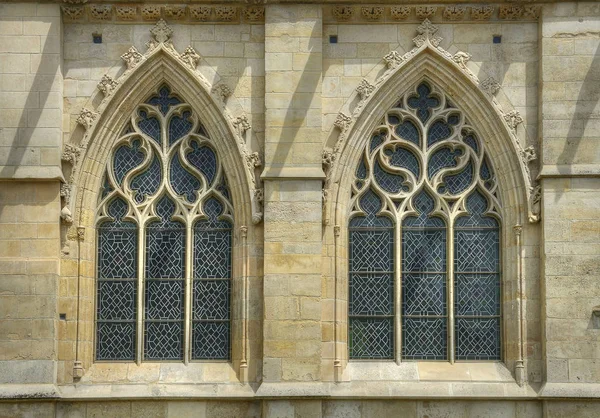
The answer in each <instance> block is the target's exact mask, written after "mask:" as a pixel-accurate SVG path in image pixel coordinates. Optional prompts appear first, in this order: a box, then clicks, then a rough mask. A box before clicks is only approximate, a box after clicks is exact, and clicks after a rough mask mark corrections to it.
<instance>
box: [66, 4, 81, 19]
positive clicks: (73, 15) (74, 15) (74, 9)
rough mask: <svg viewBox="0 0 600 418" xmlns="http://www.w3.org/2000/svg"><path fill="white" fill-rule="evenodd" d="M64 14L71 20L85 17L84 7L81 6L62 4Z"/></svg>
mask: <svg viewBox="0 0 600 418" xmlns="http://www.w3.org/2000/svg"><path fill="white" fill-rule="evenodd" d="M61 9H62V12H63V15H64V16H65V17H66V18H68V19H69V20H78V19H81V18H82V17H83V12H84V10H85V9H84V8H83V7H80V6H61Z"/></svg>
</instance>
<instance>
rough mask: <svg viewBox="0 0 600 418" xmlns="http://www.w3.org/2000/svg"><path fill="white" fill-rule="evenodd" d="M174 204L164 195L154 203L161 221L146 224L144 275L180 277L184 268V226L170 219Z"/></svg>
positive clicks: (150, 276) (182, 275)
mask: <svg viewBox="0 0 600 418" xmlns="http://www.w3.org/2000/svg"><path fill="white" fill-rule="evenodd" d="M174 211H175V204H174V203H173V202H172V201H171V200H170V199H169V198H167V197H166V196H165V197H163V198H162V199H161V200H160V201H159V202H158V204H157V205H156V212H157V214H158V215H159V216H161V218H162V219H161V221H158V222H152V223H151V224H149V225H148V231H147V243H146V277H147V278H151V279H157V278H181V277H184V268H185V228H184V226H183V224H181V223H180V222H175V221H171V220H170V219H171V216H172V214H173V212H174Z"/></svg>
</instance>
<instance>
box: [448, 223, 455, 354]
mask: <svg viewBox="0 0 600 418" xmlns="http://www.w3.org/2000/svg"><path fill="white" fill-rule="evenodd" d="M447 241H448V249H447V250H446V254H447V255H446V271H447V274H448V279H447V280H448V292H447V295H448V302H447V303H448V351H449V352H448V358H449V359H450V364H454V343H455V341H454V221H453V220H452V219H451V220H450V221H448V239H447Z"/></svg>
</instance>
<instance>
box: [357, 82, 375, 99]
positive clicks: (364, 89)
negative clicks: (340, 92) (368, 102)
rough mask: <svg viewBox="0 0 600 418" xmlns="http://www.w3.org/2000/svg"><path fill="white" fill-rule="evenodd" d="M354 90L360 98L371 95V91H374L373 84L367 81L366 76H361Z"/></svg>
mask: <svg viewBox="0 0 600 418" xmlns="http://www.w3.org/2000/svg"><path fill="white" fill-rule="evenodd" d="M356 91H357V92H358V95H359V96H360V99H361V100H365V99H366V98H368V97H369V96H370V95H371V93H373V91H375V86H374V85H373V84H371V83H369V81H368V80H367V79H366V78H363V79H362V80H361V81H360V84H359V85H358V87H357V88H356Z"/></svg>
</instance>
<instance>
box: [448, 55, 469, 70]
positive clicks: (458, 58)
mask: <svg viewBox="0 0 600 418" xmlns="http://www.w3.org/2000/svg"><path fill="white" fill-rule="evenodd" d="M470 59H471V54H469V53H468V52H462V51H458V52H457V53H456V54H454V56H453V57H452V61H454V62H455V63H457V64H458V66H459V67H460V68H462V69H463V70H466V69H467V62H469V60H470Z"/></svg>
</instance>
